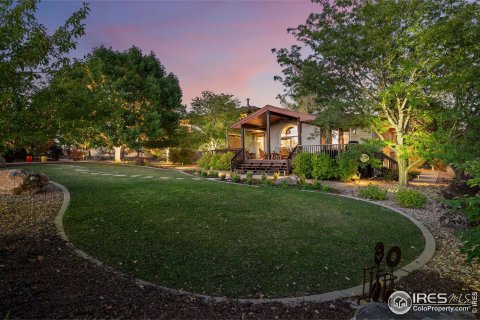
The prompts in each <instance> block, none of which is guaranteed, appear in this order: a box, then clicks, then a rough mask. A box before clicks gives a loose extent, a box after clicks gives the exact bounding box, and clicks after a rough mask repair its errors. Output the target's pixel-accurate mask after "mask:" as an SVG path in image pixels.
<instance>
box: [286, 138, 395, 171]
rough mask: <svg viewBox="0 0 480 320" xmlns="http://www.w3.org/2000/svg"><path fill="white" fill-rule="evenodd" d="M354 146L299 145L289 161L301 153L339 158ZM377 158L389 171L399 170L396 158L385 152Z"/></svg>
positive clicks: (376, 155)
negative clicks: (324, 154) (322, 154)
mask: <svg viewBox="0 0 480 320" xmlns="http://www.w3.org/2000/svg"><path fill="white" fill-rule="evenodd" d="M353 145H354V144H321V145H298V146H297V147H296V148H295V149H294V150H293V151H292V153H291V156H290V157H289V159H293V158H294V157H295V155H297V154H298V153H300V152H308V153H314V154H317V153H326V154H328V155H330V157H332V158H335V159H336V158H338V157H339V156H340V154H342V153H343V152H345V151H347V150H348V148H349V147H350V146H353ZM374 156H375V158H377V159H379V160H380V161H381V162H382V166H383V167H385V168H387V169H389V170H393V171H395V170H398V162H397V160H395V159H394V158H392V157H390V156H388V155H386V154H385V153H383V152H376V153H375V154H374Z"/></svg>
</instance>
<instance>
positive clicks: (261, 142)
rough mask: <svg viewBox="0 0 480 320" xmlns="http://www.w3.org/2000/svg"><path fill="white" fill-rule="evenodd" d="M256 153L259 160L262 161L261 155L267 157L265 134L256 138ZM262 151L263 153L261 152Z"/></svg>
mask: <svg viewBox="0 0 480 320" xmlns="http://www.w3.org/2000/svg"><path fill="white" fill-rule="evenodd" d="M255 145H256V147H255V151H256V153H257V159H261V158H262V157H261V155H262V154H263V155H265V154H266V152H265V134H258V135H257V136H256V138H255ZM260 150H261V151H260Z"/></svg>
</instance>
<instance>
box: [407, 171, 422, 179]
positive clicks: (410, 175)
mask: <svg viewBox="0 0 480 320" xmlns="http://www.w3.org/2000/svg"><path fill="white" fill-rule="evenodd" d="M419 175H420V171H418V170H411V171H409V172H408V180H413V179H415V178H416V177H418V176H419Z"/></svg>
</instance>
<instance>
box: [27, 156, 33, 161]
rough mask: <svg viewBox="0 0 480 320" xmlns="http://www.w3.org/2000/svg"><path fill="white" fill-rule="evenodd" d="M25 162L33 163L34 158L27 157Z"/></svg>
mask: <svg viewBox="0 0 480 320" xmlns="http://www.w3.org/2000/svg"><path fill="white" fill-rule="evenodd" d="M25 161H27V162H32V161H33V158H32V156H27V157H26V158H25Z"/></svg>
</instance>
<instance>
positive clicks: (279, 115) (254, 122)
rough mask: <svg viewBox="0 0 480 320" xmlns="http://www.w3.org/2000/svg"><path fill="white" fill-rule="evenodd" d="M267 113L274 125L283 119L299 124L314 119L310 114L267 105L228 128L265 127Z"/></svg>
mask: <svg viewBox="0 0 480 320" xmlns="http://www.w3.org/2000/svg"><path fill="white" fill-rule="evenodd" d="M267 111H270V124H275V123H278V122H281V121H282V120H285V119H288V120H293V119H295V120H300V121H301V122H311V121H315V119H316V116H313V115H310V114H305V113H301V112H296V111H291V110H286V109H282V108H279V107H274V106H271V105H268V104H267V105H266V106H265V107H263V108H261V109H259V110H257V111H255V112H254V113H252V114H251V115H249V116H248V117H245V118H243V119H240V120H239V121H237V122H235V123H234V124H233V125H232V126H231V127H230V128H232V129H240V128H241V127H242V125H243V126H245V127H251V128H255V127H266V126H267Z"/></svg>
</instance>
